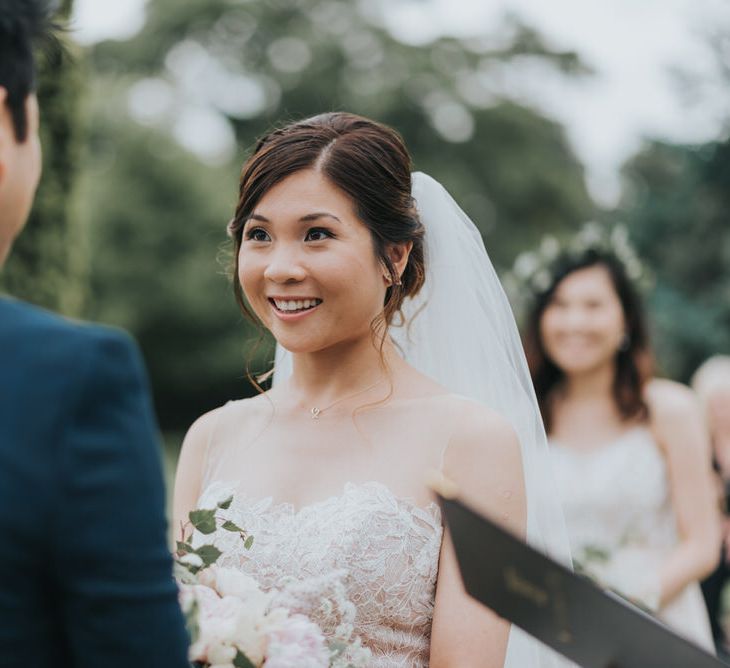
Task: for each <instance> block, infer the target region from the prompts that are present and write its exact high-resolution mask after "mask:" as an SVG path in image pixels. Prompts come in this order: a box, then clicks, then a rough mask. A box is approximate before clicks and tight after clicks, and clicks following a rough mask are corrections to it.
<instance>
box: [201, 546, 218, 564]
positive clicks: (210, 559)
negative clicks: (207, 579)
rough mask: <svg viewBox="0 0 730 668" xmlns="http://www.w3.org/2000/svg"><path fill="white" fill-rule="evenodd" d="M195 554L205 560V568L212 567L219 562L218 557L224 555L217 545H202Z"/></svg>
mask: <svg viewBox="0 0 730 668" xmlns="http://www.w3.org/2000/svg"><path fill="white" fill-rule="evenodd" d="M195 554H197V555H198V556H199V557H200V558H201V559H202V560H203V564H204V565H205V566H210V565H212V564H214V563H215V562H216V561H218V557H220V556H221V554H223V553H222V552H221V551H220V550H219V549H218V548H217V547H216V546H215V545H201V546H200V547H199V548H198V549H197V550H195Z"/></svg>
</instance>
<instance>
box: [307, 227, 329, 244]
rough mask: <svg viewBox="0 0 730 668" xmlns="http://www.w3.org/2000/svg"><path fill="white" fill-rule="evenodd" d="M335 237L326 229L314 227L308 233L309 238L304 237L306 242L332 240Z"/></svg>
mask: <svg viewBox="0 0 730 668" xmlns="http://www.w3.org/2000/svg"><path fill="white" fill-rule="evenodd" d="M334 236H335V235H334V234H332V232H330V231H329V230H326V229H325V228H324V227H313V228H312V229H311V230H308V231H307V236H306V237H304V240H305V241H324V240H325V239H332V238H333V237H334Z"/></svg>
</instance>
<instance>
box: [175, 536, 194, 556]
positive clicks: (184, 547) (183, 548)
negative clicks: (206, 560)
mask: <svg viewBox="0 0 730 668" xmlns="http://www.w3.org/2000/svg"><path fill="white" fill-rule="evenodd" d="M194 551H195V548H193V546H192V545H191V544H190V543H184V542H183V541H181V540H178V541H177V553H178V554H179V555H180V556H182V555H183V554H188V553H189V552H194Z"/></svg>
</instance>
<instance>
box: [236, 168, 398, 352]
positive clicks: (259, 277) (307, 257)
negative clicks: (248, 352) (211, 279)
mask: <svg viewBox="0 0 730 668" xmlns="http://www.w3.org/2000/svg"><path fill="white" fill-rule="evenodd" d="M383 272H384V269H383V266H382V264H381V263H380V262H379V261H378V259H377V258H376V255H375V252H374V247H373V242H372V238H371V235H370V231H369V230H368V229H367V227H366V226H365V225H364V224H363V223H362V222H361V221H360V220H359V219H358V218H357V216H356V214H355V211H354V206H353V203H352V201H351V200H350V198H349V197H348V196H347V195H346V194H345V193H343V192H342V191H341V190H339V189H338V188H337V187H336V186H335V185H333V184H332V183H331V182H330V181H328V180H327V179H326V178H324V177H323V176H322V175H321V174H320V173H319V172H316V171H314V170H312V169H306V170H302V171H300V172H296V173H295V174H292V175H291V176H289V177H287V178H286V179H284V180H283V181H281V182H279V183H278V184H277V185H276V186H274V187H273V188H271V190H269V191H268V192H267V193H266V194H265V195H264V196H263V197H262V198H261V200H260V201H259V203H258V205H257V206H256V208H255V210H254V211H253V213H252V215H251V217H250V218H249V219H248V220H247V221H246V223H245V225H244V228H243V236H242V240H241V248H240V251H239V257H238V279H239V281H240V282H241V287H242V288H243V292H244V294H245V296H246V299H247V300H248V302H249V304H250V305H251V308H252V309H253V310H254V311H255V313H256V315H257V316H258V317H259V318H260V319H261V321H262V322H263V323H264V325H265V326H266V327H267V328H268V329H269V330H270V331H271V333H272V334H273V335H274V337H275V338H276V340H277V341H278V342H279V343H280V344H281V345H282V346H283V347H284V348H286V349H287V350H290V351H292V352H316V351H319V350H323V349H326V348H328V347H331V346H334V345H337V344H341V343H346V342H348V341H355V340H357V339H360V338H361V337H365V336H367V337H371V336H372V334H371V323H372V321H373V319H374V318H375V317H376V316H377V315H378V314H379V313H380V312H381V311H382V308H383V299H384V297H385V290H386V287H387V286H386V281H385V278H384V274H383Z"/></svg>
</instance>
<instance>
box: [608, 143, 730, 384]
mask: <svg viewBox="0 0 730 668" xmlns="http://www.w3.org/2000/svg"><path fill="white" fill-rule="evenodd" d="M623 176H624V180H625V189H624V197H623V201H622V203H621V206H620V207H619V212H618V213H619V214H620V216H621V217H622V218H623V219H624V220H625V221H626V222H627V223H628V224H629V226H630V229H631V233H632V238H633V239H634V241H635V243H636V246H637V248H638V250H639V252H640V253H641V256H642V257H643V258H644V259H645V260H646V261H647V262H648V264H649V266H650V267H651V268H652V270H653V271H654V273H655V274H656V281H657V284H656V289H655V290H654V291H653V293H652V295H651V296H650V306H651V312H652V323H653V325H654V330H655V332H654V333H655V339H656V346H657V356H658V360H659V366H660V369H661V370H662V371H664V372H665V373H667V374H669V375H671V376H673V377H677V378H680V379H682V380H685V381H686V380H688V378H689V376H690V375H691V374H692V372H693V371H694V370H695V369H696V368H697V366H699V364H700V363H701V362H702V361H703V360H704V359H705V358H706V357H708V356H710V355H712V354H715V353H725V354H728V353H730V272H728V267H730V140H725V141H714V142H709V143H706V144H702V145H699V146H683V145H673V144H669V143H663V142H658V141H653V142H647V143H646V145H645V146H644V148H643V150H642V151H640V152H639V153H638V154H637V155H636V156H635V157H634V158H633V159H632V160H630V161H629V162H628V163H627V165H626V166H625V168H624V171H623Z"/></svg>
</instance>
